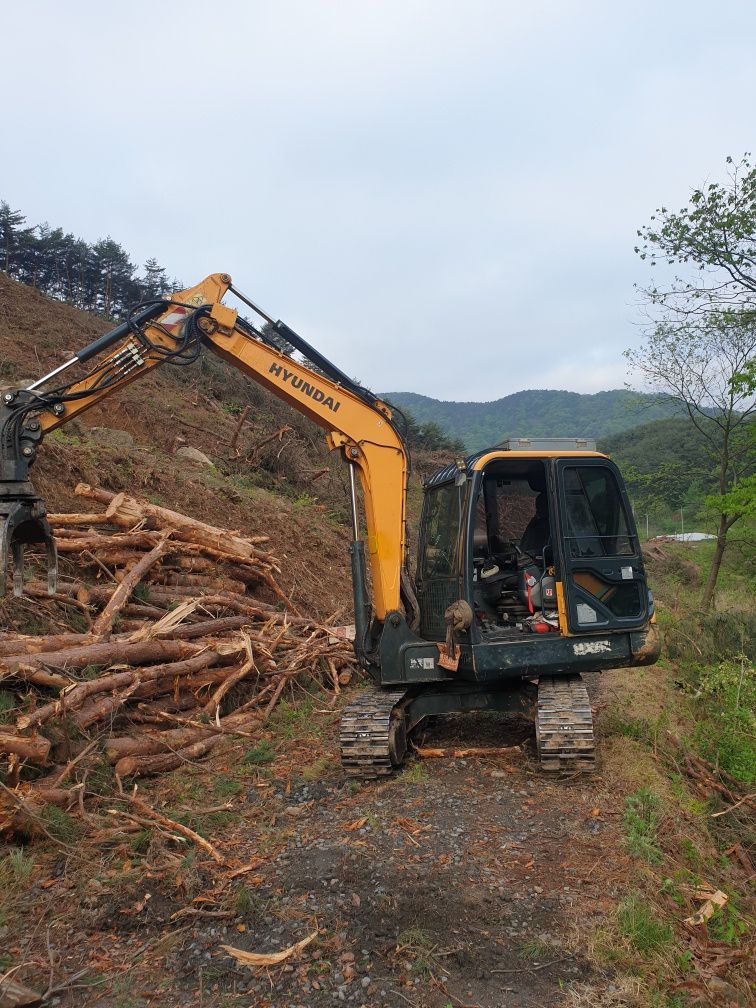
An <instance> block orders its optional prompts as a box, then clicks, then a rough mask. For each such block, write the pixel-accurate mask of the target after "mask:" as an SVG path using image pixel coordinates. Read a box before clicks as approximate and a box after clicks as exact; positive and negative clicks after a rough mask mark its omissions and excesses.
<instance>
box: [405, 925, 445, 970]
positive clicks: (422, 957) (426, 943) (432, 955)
mask: <svg viewBox="0 0 756 1008" xmlns="http://www.w3.org/2000/svg"><path fill="white" fill-rule="evenodd" d="M396 944H397V950H398V951H399V952H401V953H402V954H404V955H406V956H409V957H410V958H411V959H412V960H413V969H414V970H415V971H416V972H417V973H419V974H420V976H429V975H430V974H431V973H433V972H435V971H437V970H438V967H439V965H440V963H439V961H438V959H437V957H436V953H437V952H438V945H436V943H435V942H434V941H433V940H432V938H431V937H430V935H429V934H428V932H427V931H423V929H422V928H418V927H414V928H408V929H407V930H406V931H402V932H401V934H400V935H399V937H398V938H397V940H396Z"/></svg>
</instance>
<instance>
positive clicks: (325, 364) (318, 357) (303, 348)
mask: <svg viewBox="0 0 756 1008" xmlns="http://www.w3.org/2000/svg"><path fill="white" fill-rule="evenodd" d="M229 290H230V291H231V293H232V294H235V295H236V297H238V298H239V300H240V301H243V302H244V304H245V305H247V306H248V307H249V308H251V309H252V311H254V312H256V313H257V314H258V315H259V316H260V318H263V319H265V321H266V322H268V323H269V324H270V325H271V326H272V327H273V328H274V329H275V330H276V332H277V333H278V335H279V336H280V337H281V338H282V339H284V340H286V342H287V343H290V344H291V346H293V347H294V349H295V350H298V351H299V352H300V353H301V354H302V356H303V357H305V358H306V359H307V360H308V361H310V363H311V364H313V365H314V366H315V367H316V368H318V369H319V370H320V371H322V372H323V374H324V375H326V376H327V377H328V378H330V379H331V381H333V382H335V383H336V384H337V385H340V386H341V387H342V388H345V389H347V390H348V391H349V392H352V393H353V394H354V395H356V396H357V397H358V399H362V401H363V402H366V403H369V404H370V405H373V404H374V403H377V402H380V400H379V399H378V396H377V395H374V394H373V393H372V392H371V391H370V390H369V389H366V388H364V387H363V386H362V385H358V384H357V382H356V381H354V380H353V379H352V378H350V377H349V375H348V374H345V373H344V372H343V371H342V370H341V368H338V367H336V365H335V364H334V363H333V362H332V361H329V360H328V358H327V357H324V356H323V354H322V353H320V351H318V350H316V349H315V347H314V346H312V345H311V344H310V343H308V342H307V340H306V339H304V338H303V337H302V336H300V335H299V333H296V332H294V330H293V329H292V328H291V327H290V326H288V325H286V323H285V322H282V321H281V320H280V319H279V320H278V321H277V322H274V321H273V319H272V318H271V317H270V315H268V314H267V313H266V312H264V311H263V310H262V308H259V307H258V306H257V305H256V304H255V303H254V301H250V299H249V298H248V297H246V296H245V295H244V294H242V293H241V291H239V290H237V289H236V287H234V286H231V287H229Z"/></svg>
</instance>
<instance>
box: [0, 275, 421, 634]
mask: <svg viewBox="0 0 756 1008" xmlns="http://www.w3.org/2000/svg"><path fill="white" fill-rule="evenodd" d="M229 291H230V292H232V293H234V294H236V295H237V296H238V297H239V298H240V299H241V300H242V301H243V302H244V303H245V304H246V305H247V306H248V307H249V308H251V309H252V310H253V311H255V312H256V313H257V314H258V315H259V316H261V318H262V319H263V320H264V322H265V325H264V326H263V327H261V328H256V327H255V326H253V325H252V324H250V323H249V322H247V321H246V320H245V319H243V318H240V317H239V315H238V312H237V311H236V310H234V309H233V308H230V307H228V306H226V305H224V304H223V303H222V299H223V297H224V296H225V295H226V294H227V293H228V292H229ZM281 346H285V347H287V349H288V348H293V350H294V351H297V352H299V353H300V354H302V355H303V356H304V358H305V360H304V362H303V361H299V360H295V359H294V357H293V356H292V355H290V354H288V353H285V352H284V351H283V350H282V349H281ZM204 349H208V350H211V351H212V352H213V353H215V354H217V356H219V357H221V358H222V359H223V360H225V361H227V362H228V363H229V364H231V365H232V367H235V368H237V369H238V370H240V371H242V372H243V373H244V374H246V375H248V376H249V377H250V378H252V379H254V380H255V381H256V382H258V383H259V384H260V385H262V386H264V387H265V388H267V389H268V390H269V391H270V392H272V393H273V394H274V395H276V396H277V397H278V398H280V399H282V400H283V401H284V402H287V403H288V404H289V405H291V406H293V407H294V409H296V410H297V411H298V412H300V413H302V414H304V415H305V416H306V417H308V418H309V419H310V420H312V421H313V422H314V423H316V424H317V425H318V426H319V427H321V428H322V429H323V430H324V431H325V433H326V440H327V443H328V446H329V447H330V448H331V449H339V450H340V451H341V453H342V455H343V457H344V458H345V460H346V461H347V462H348V463H349V465H350V467H351V473H352V477H353V476H354V471H355V470H356V471H357V473H358V474H359V479H360V482H361V485H362V488H363V496H364V504H365V521H366V526H367V545H368V552H369V556H370V564H371V571H372V582H373V608H374V612H375V616H376V618H377V619H378V620H379V621H383V620H384V619H385V617H386V615H387V614H388V613H389V612H391V611H394V610H398V609H399V607H400V591H401V585H402V574H403V570H404V568H405V562H406V557H405V551H406V537H405V503H406V487H407V475H408V461H407V453H406V450H405V447H404V444H403V441H402V438H401V436H400V435H399V433H398V431H397V430H396V428H395V426H394V424H393V423H392V413H391V410H390V408H389V407H388V406H387V405H386V404H384V403H382V402H381V401H380V400H379V399H377V398H376V397H375V396H374V395H373V394H372V393H370V392H369V391H368V390H366V389H363V388H362V387H361V386H359V385H358V384H357V383H356V382H354V381H352V380H351V379H350V378H348V377H347V375H345V374H344V373H343V372H341V371H340V370H339V369H338V368H336V367H335V365H333V364H331V363H330V361H328V360H327V359H326V358H324V357H323V356H322V355H321V354H320V353H318V352H317V351H316V350H315V349H314V348H313V347H310V346H309V344H307V343H306V342H305V341H304V340H303V339H302V338H301V337H299V336H298V335H297V334H296V333H295V332H294V331H293V330H291V329H290V328H289V327H288V326H286V325H285V324H284V323H282V322H280V321H278V322H274V321H273V319H272V318H270V317H269V316H268V315H267V314H266V313H265V312H263V311H262V310H261V309H260V308H258V307H257V306H256V305H255V304H254V302H252V301H250V300H249V299H248V298H247V297H245V296H244V295H243V294H241V293H240V292H238V291H236V289H235V288H233V286H232V282H231V277H230V276H228V274H225V273H216V274H213V275H212V276H209V277H207V278H206V279H205V280H203V281H202V283H200V284H198V285H197V286H196V287H192V288H190V289H188V290H184V291H180V292H178V293H177V294H174V295H173V296H172V297H171V298H170V299H167V300H165V301H158V302H154V303H152V304H150V305H146V306H139V308H137V309H136V310H135V311H133V312H132V313H131V314H130V315H129V317H128V318H127V319H126V320H125V322H123V323H122V324H121V325H119V326H118V327H116V328H115V329H114V330H112V331H111V332H110V333H107V334H105V336H102V337H100V338H99V339H98V340H96V341H95V342H94V343H92V344H91V345H90V346H89V347H86V348H84V349H83V350H81V351H79V352H78V353H77V354H76V355H75V356H74V357H72V358H71V360H70V361H68V362H67V363H66V364H64V365H61V366H60V367H59V368H56V369H55V371H53V372H51V373H50V374H49V375H46V376H44V377H43V378H41V379H39V380H38V381H36V382H34V383H33V384H32V385H31V386H29V388H27V389H16V390H10V391H7V392H5V393H4V395H3V398H2V402H1V403H0V520H2V526H1V527H0V593H2V591H3V590H4V583H5V571H6V569H7V568H8V565H9V562H10V559H11V558H13V561H14V564H13V566H14V592H15V593H17V594H19V593H20V592H21V590H22V576H23V575H22V570H23V551H24V547H25V545H26V544H30V543H40V542H41V543H44V544H45V545H46V548H47V557H48V571H49V575H48V586H49V590H50V591H51V592H54V590H55V545H54V539H53V537H52V533H51V531H50V527H49V524H48V522H47V519H46V517H45V509H44V502H43V501H42V499H41V498H40V497H39V496H38V495H37V494H36V492H35V491H34V488H33V486H32V484H31V482H30V481H29V479H28V469H29V466H30V465H31V463H32V462H33V461H34V458H35V456H36V453H37V449H38V447H39V444H40V442H41V441H42V439H43V438H44V436H45V435H46V434H48V433H49V432H50V431H52V430H55V429H56V428H57V427H60V426H61V425H63V424H65V423H67V422H68V421H70V420H71V419H73V418H74V417H75V416H78V415H79V414H80V413H83V412H84V411H85V410H87V409H89V408H91V407H92V406H94V405H95V404H97V403H100V402H102V400H103V399H105V398H106V397H108V396H110V395H113V394H114V393H116V392H118V391H120V390H121V389H123V388H125V387H126V386H127V385H129V384H130V383H131V382H133V381H137V380H138V379H139V378H141V377H143V376H144V375H146V374H147V373H148V372H149V371H151V370H152V369H153V368H156V367H159V366H161V365H163V364H166V363H170V362H172V361H173V362H181V363H187V362H189V361H190V360H192V359H194V358H195V357H197V356H199V354H200V353H201V352H202V351H203V350H204ZM105 350H110V353H109V354H108V356H106V357H105V358H103V359H102V360H101V361H100V362H99V363H97V364H96V365H95V366H94V367H93V369H92V370H91V371H90V372H89V374H88V375H87V376H86V377H84V378H82V379H81V380H79V381H76V382H73V383H71V384H68V385H60V384H55V383H56V381H60V380H61V375H62V374H63V373H64V372H65V371H66V370H67V368H68V367H69V366H71V367H73V366H74V365H77V364H82V363H85V362H87V361H89V360H90V359H92V358H93V357H95V356H98V355H99V354H101V353H102V352H104V351H105ZM351 482H352V486H354V481H353V479H352V481H351ZM353 509H354V517H355V520H354V522H353V526H354V532H355V543H354V544H353V548H352V549H353V572H354V573H356V575H357V577H358V579H359V580H360V581H361V585H357V584H356V585H355V591H356V601H359V604H360V607H361V610H362V611H361V612H358V613H357V623H358V631H359V628H360V624H361V623H362V626H363V629H366V622H367V612H366V608H367V606H366V603H365V600H364V598H361V599H360V600H358V599H357V595H361V593H362V592H363V589H364V570H362V571H361V570H360V569H359V563H357V565H356V569H355V553H359V552H360V550H361V547H362V544H361V542H360V540H359V536H358V534H357V533H358V532H359V525H358V522H357V518H356V514H357V512H356V501H355V500H354V495H353ZM358 559H359V558H358ZM358 589H359V590H358Z"/></svg>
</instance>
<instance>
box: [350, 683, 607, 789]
mask: <svg viewBox="0 0 756 1008" xmlns="http://www.w3.org/2000/svg"><path fill="white" fill-rule="evenodd" d="M473 710H475V711H501V712H506V713H510V714H521V715H523V716H525V717H530V718H533V719H534V721H535V735H536V745H537V751H538V759H539V763H540V766H541V769H542V770H545V771H549V772H577V771H580V772H584V773H589V772H591V771H592V770H593V769H594V765H595V748H594V738H593V714H592V711H591V704H590V700H589V698H588V690H587V689H586V686H585V682H584V681H583V678H582V676H580V675H572V676H561V677H556V676H543V677H541V678H540V679H539V681H538V683H537V686H536V687H535V688H534V687H533V684H532V683H531V682H523V683H516V684H513V685H512V686H511V687H510V688H509V689H497V690H480V689H475V688H472V687H471V688H469V689H467V690H461V689H460V688H459V687H455V688H453V689H445V690H438V689H433V688H430V687H426V688H425V689H419V690H418V689H417V688H414V689H406V690H396V689H381V687H379V686H371V687H369V688H368V689H366V690H364V691H363V692H362V693H361V694H360V696H359V697H358V698H357V699H356V700H355V701H354V702H353V703H351V704H349V706H348V707H346V708H345V709H344V711H343V714H342V717H341V733H340V744H341V764H342V766H343V768H344V771H345V773H346V774H347V776H349V777H358V778H362V779H371V778H378V777H387V776H390V775H391V774H392V773H394V772H395V771H396V770H397V769H398V768H399V767H400V766H401V765H402V763H403V761H404V758H405V756H406V754H407V750H408V747H409V741H410V737H411V734H412V732H413V731H414V730H415V729H416V728H418V727H419V726H420V724H421V723H422V722H423V721H424V720H425V718H427V717H432V716H434V715H438V714H445V713H450V714H457V713H461V712H466V711H473Z"/></svg>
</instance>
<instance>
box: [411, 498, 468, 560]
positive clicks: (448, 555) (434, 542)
mask: <svg viewBox="0 0 756 1008" xmlns="http://www.w3.org/2000/svg"><path fill="white" fill-rule="evenodd" d="M459 498H460V495H459V488H458V487H456V486H455V485H454V484H453V483H448V484H446V485H444V486H440V487H438V489H436V490H430V491H428V495H427V498H426V512H425V528H424V530H423V556H422V562H421V565H420V572H421V576H422V578H423V579H430V578H443V577H452V576H454V575H455V574H456V572H457V542H458V538H459V505H460V500H459Z"/></svg>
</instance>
